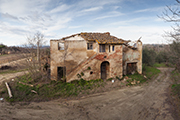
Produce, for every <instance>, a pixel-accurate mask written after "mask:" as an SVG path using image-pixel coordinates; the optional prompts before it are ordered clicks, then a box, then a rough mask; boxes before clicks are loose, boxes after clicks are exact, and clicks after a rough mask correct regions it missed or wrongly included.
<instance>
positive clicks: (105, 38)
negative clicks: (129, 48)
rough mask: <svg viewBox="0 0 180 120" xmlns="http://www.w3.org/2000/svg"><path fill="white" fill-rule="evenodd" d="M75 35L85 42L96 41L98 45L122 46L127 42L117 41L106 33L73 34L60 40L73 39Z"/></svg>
mask: <svg viewBox="0 0 180 120" xmlns="http://www.w3.org/2000/svg"><path fill="white" fill-rule="evenodd" d="M76 35H79V36H81V37H82V38H84V39H85V40H87V41H97V42H98V43H99V44H124V43H127V42H128V41H125V40H123V39H119V38H117V37H114V36H112V35H110V33H109V32H106V33H86V32H82V33H78V34H74V35H71V36H68V37H64V38H62V40H65V39H67V38H70V37H74V36H76Z"/></svg>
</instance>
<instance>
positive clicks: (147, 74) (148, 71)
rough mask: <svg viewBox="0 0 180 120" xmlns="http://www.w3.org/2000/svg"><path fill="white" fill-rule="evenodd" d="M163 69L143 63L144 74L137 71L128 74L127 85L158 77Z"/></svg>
mask: <svg viewBox="0 0 180 120" xmlns="http://www.w3.org/2000/svg"><path fill="white" fill-rule="evenodd" d="M160 72H161V71H160V70H158V69H157V68H155V67H150V66H146V65H143V74H138V73H137V72H136V73H135V74H133V75H127V76H128V78H130V79H128V80H127V82H128V83H127V84H126V86H131V85H134V84H140V83H144V82H146V81H147V80H148V79H151V78H152V77H156V76H157V75H158V74H159V73H160Z"/></svg>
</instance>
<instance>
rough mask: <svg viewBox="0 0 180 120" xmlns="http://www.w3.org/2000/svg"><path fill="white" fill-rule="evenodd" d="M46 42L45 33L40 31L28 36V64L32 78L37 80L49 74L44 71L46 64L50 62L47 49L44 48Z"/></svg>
mask: <svg viewBox="0 0 180 120" xmlns="http://www.w3.org/2000/svg"><path fill="white" fill-rule="evenodd" d="M45 42H46V41H45V38H44V35H43V34H42V33H40V32H37V33H35V34H34V35H33V36H28V37H27V44H26V48H28V50H29V52H30V54H28V55H27V54H26V58H27V63H26V66H27V68H28V72H29V74H30V76H31V78H32V79H33V80H36V81H37V80H39V81H40V80H41V79H44V77H46V76H47V72H44V71H43V70H44V66H47V63H48V61H47V58H48V55H46V53H47V50H46V49H43V48H42V47H43V45H45ZM46 70H47V69H46Z"/></svg>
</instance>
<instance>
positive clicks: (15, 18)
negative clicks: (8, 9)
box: [1, 13, 19, 20]
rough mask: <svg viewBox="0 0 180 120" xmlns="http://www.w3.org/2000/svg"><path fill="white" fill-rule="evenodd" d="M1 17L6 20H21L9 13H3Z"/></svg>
mask: <svg viewBox="0 0 180 120" xmlns="http://www.w3.org/2000/svg"><path fill="white" fill-rule="evenodd" d="M1 16H2V17H4V18H9V19H13V20H19V19H18V17H15V16H13V15H10V14H9V13H1Z"/></svg>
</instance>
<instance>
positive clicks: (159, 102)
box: [0, 68, 173, 120]
mask: <svg viewBox="0 0 180 120" xmlns="http://www.w3.org/2000/svg"><path fill="white" fill-rule="evenodd" d="M160 70H161V71H162V72H161V74H160V75H159V76H158V77H157V78H156V79H155V80H152V81H150V82H149V83H147V84H146V83H145V84H143V85H142V86H134V87H129V88H128V87H127V88H123V89H119V90H113V91H110V92H105V93H103V94H102V93H101V94H94V95H90V96H87V97H84V98H80V99H79V100H69V101H65V100H64V101H63V102H62V100H53V101H49V102H40V103H34V102H32V103H30V104H29V105H22V106H21V105H20V104H21V103H19V104H15V105H14V106H12V105H9V103H6V102H4V103H1V102H0V108H2V109H0V118H2V119H3V118H9V119H20V120H21V119H22V120H24V119H26V120H44V119H46V120H50V119H53V120H58V119H59V120H70V119H73V120H95V119H97V120H173V117H172V114H171V111H169V107H170V105H169V104H168V103H167V101H166V99H167V95H166V93H167V88H168V86H169V85H170V84H171V81H170V72H171V71H172V70H173V69H170V68H160ZM9 112H10V113H13V114H9ZM3 116H4V117H3Z"/></svg>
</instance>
